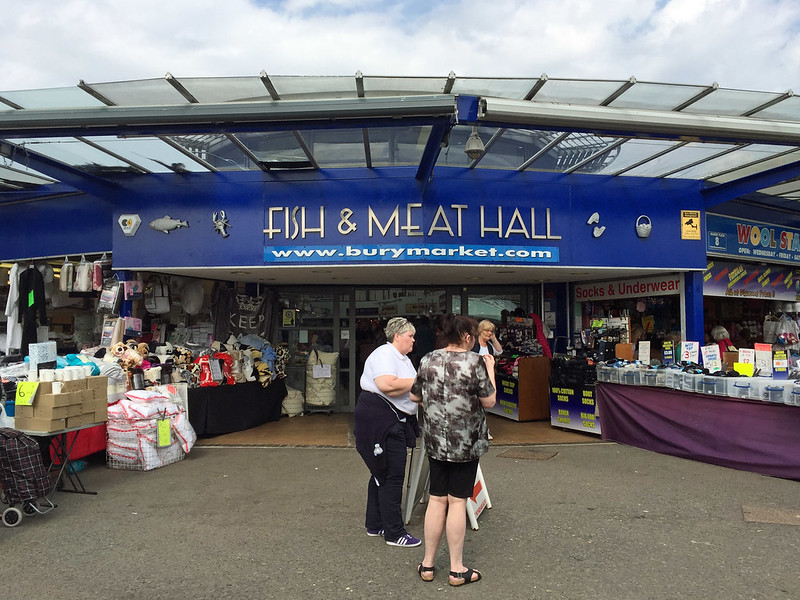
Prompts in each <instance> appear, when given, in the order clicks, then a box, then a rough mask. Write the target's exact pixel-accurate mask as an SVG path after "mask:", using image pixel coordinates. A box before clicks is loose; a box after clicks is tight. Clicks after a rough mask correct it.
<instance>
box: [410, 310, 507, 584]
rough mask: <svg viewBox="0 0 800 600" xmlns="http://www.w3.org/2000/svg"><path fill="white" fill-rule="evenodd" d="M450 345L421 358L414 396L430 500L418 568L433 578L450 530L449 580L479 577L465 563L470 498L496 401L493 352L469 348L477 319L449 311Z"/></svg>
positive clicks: (463, 581)
mask: <svg viewBox="0 0 800 600" xmlns="http://www.w3.org/2000/svg"><path fill="white" fill-rule="evenodd" d="M443 330H444V336H445V339H446V341H447V346H445V348H443V349H441V350H434V351H433V352H431V353H429V354H427V355H426V356H424V357H423V358H422V361H421V362H420V365H419V372H418V373H417V378H416V380H415V381H414V385H413V386H412V387H411V399H412V400H414V401H415V402H421V403H422V411H423V415H424V417H425V418H424V420H423V423H424V426H425V430H426V435H425V451H426V453H427V455H428V462H429V463H430V500H429V501H428V509H427V511H426V512H425V556H424V558H423V559H422V562H421V563H420V564H419V566H418V567H417V573H419V576H420V578H422V580H423V581H433V579H434V576H435V568H434V564H433V563H434V560H435V558H436V550H437V548H438V547H439V543H440V542H441V539H442V533H444V532H446V533H447V546H448V548H449V552H450V579H449V582H450V585H452V586H460V585H466V584H469V583H475V582H477V581H480V579H481V573H480V572H479V571H476V570H474V569H469V568H467V567H465V566H464V562H463V560H464V559H463V551H464V536H465V534H466V529H467V522H466V521H467V520H466V518H465V516H464V515H465V513H466V503H467V498H469V497H470V496H471V495H472V490H473V486H474V484H475V475H476V474H477V471H478V459H479V458H480V457H481V456H482V455H484V454H485V453H486V452H487V451H488V450H489V440H488V439H487V436H488V427H487V424H486V414H485V412H484V409H485V408H491V407H492V406H494V404H495V396H496V392H495V383H494V356H492V355H491V354H485V355H483V356H481V355H478V354H476V353H474V352H470V350H471V349H472V347H473V345H474V343H475V339H476V337H477V323H476V321H475V319H470V318H469V317H465V316H461V315H447V316H446V317H445V318H444V320H443Z"/></svg>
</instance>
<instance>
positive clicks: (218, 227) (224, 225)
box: [211, 210, 231, 238]
mask: <svg viewBox="0 0 800 600" xmlns="http://www.w3.org/2000/svg"><path fill="white" fill-rule="evenodd" d="M211 220H212V221H213V222H214V231H216V232H217V233H218V234H220V235H221V236H222V237H224V238H226V237H228V236H229V235H230V234H229V233H228V227H231V223H230V221H228V217H227V216H226V215H225V211H224V210H221V211H219V213H217V211H214V214H213V215H212V216H211Z"/></svg>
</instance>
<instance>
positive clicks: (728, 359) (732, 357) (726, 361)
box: [722, 351, 739, 371]
mask: <svg viewBox="0 0 800 600" xmlns="http://www.w3.org/2000/svg"><path fill="white" fill-rule="evenodd" d="M737 362H739V352H738V351H737V352H723V353H722V364H723V365H724V369H725V370H726V371H733V370H734V369H733V363H737Z"/></svg>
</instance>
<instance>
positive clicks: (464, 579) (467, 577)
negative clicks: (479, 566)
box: [450, 569, 483, 587]
mask: <svg viewBox="0 0 800 600" xmlns="http://www.w3.org/2000/svg"><path fill="white" fill-rule="evenodd" d="M473 575H477V576H478V577H477V578H476V579H473V578H472V576H473ZM450 577H454V578H455V579H460V580H461V583H453V581H452V580H450V585H452V586H453V587H458V586H460V585H467V584H468V583H477V582H478V581H480V580H481V579H483V575H481V572H480V571H475V570H474V569H467V570H466V571H464V572H463V573H456V572H455V571H450Z"/></svg>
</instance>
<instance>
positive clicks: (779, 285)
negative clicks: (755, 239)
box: [703, 260, 800, 302]
mask: <svg viewBox="0 0 800 600" xmlns="http://www.w3.org/2000/svg"><path fill="white" fill-rule="evenodd" d="M703 295H704V296H727V297H730V298H757V299H762V300H782V301H785V302H795V301H798V300H800V269H795V268H792V267H786V266H781V265H774V264H773V265H766V266H765V265H763V264H756V263H735V262H729V261H725V260H709V262H708V268H707V269H706V271H705V273H703Z"/></svg>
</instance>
